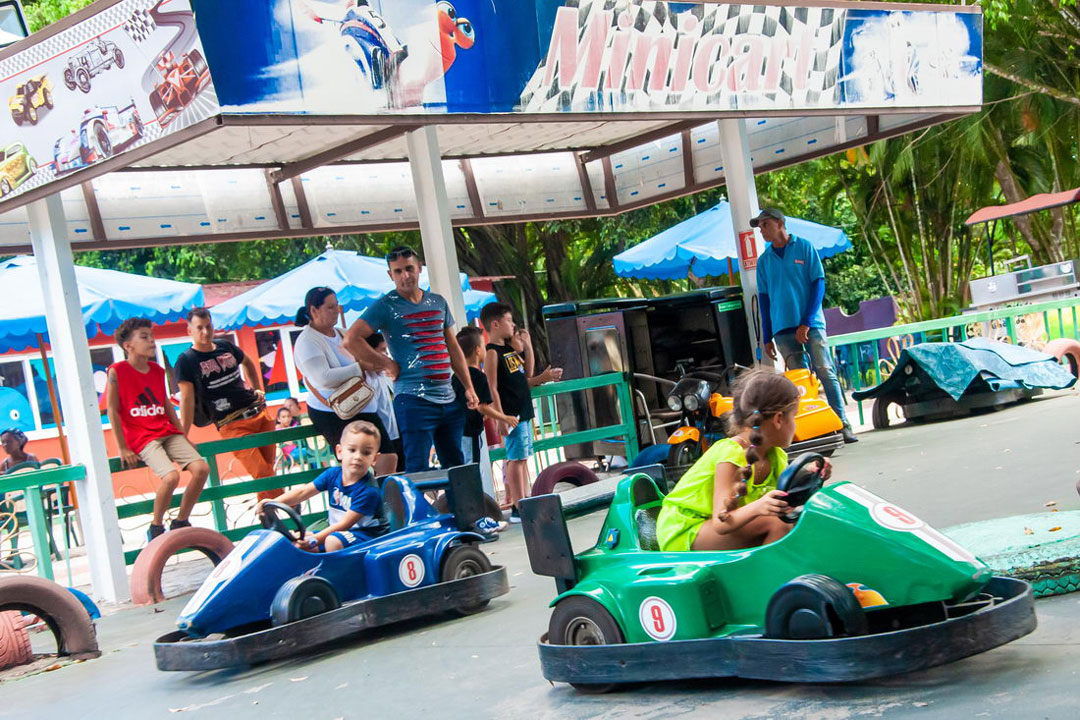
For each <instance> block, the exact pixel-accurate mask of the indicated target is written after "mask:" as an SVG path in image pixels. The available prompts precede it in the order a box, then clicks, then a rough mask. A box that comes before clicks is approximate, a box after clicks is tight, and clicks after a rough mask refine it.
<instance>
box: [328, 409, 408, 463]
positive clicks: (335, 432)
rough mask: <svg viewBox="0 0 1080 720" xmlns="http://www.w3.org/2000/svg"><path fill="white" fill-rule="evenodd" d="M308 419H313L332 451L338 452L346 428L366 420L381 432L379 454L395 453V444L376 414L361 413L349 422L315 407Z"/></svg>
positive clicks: (335, 414)
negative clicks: (357, 421) (356, 421)
mask: <svg viewBox="0 0 1080 720" xmlns="http://www.w3.org/2000/svg"><path fill="white" fill-rule="evenodd" d="M308 417H310V418H311V424H312V425H313V426H314V427H315V429H316V430H318V431H319V434H320V435H322V436H323V438H324V439H325V440H326V444H327V445H329V446H330V449H331V450H334V451H335V452H336V450H337V446H338V443H340V442H341V432H342V431H343V430H344V429H345V426H346V425H348V424H349V423H351V422H353V421H354V420H364V421H366V422H369V423H371V424H372V425H374V426H375V428H376V429H377V430H378V431H379V452H380V453H392V452H394V443H393V441H392V440H390V436H389V435H388V434H387V432H386V428H385V427H384V426H383V421H382V419H381V418H380V417H379V416H378V415H377V414H376V413H360V414H359V415H357V416H355V417H352V418H349V419H348V420H342V419H341V418H339V417H338V416H337V413H332V412H325V411H323V410H316V409H315V408H313V407H309V408H308Z"/></svg>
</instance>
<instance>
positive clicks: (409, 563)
mask: <svg viewBox="0 0 1080 720" xmlns="http://www.w3.org/2000/svg"><path fill="white" fill-rule="evenodd" d="M398 578H399V579H400V580H401V584H402V585H404V586H405V587H410V588H414V587H416V586H417V585H419V584H420V583H422V582H423V581H424V561H423V560H422V559H420V556H419V555H406V556H405V557H403V558H401V563H400V564H399V565H398Z"/></svg>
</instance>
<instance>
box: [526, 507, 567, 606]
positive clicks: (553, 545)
mask: <svg viewBox="0 0 1080 720" xmlns="http://www.w3.org/2000/svg"><path fill="white" fill-rule="evenodd" d="M518 512H520V513H521V529H522V531H523V532H524V533H525V548H526V549H527V550H528V552H529V564H530V565H531V566H532V571H533V573H534V574H535V575H547V576H548V577H553V578H555V585H556V587H557V588H558V590H559V593H560V594H561V593H564V592H566V591H567V590H569V589H570V588H572V587H574V585H575V584H577V567H576V566H575V564H574V548H573V546H572V545H571V544H570V532H569V530H567V528H566V518H565V517H563V510H562V498H560V497H559V495H558V493H551V494H550V495H539V496H537V497H531V498H525V499H524V500H521V501H520V502H519V503H518Z"/></svg>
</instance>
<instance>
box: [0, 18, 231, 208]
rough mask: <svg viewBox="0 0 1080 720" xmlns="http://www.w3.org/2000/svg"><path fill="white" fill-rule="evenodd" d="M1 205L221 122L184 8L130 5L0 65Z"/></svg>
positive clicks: (84, 23) (193, 30)
mask: <svg viewBox="0 0 1080 720" xmlns="http://www.w3.org/2000/svg"><path fill="white" fill-rule="evenodd" d="M0 91H3V93H4V97H7V99H8V112H7V113H5V114H4V117H2V118H0V140H2V141H3V143H2V144H0V148H3V152H4V156H3V160H2V161H0V197H3V198H6V197H8V196H11V195H14V194H18V193H21V192H24V191H26V190H27V189H29V188H32V187H37V186H39V185H44V184H46V183H48V182H49V181H51V180H53V179H55V178H59V177H62V176H65V175H68V174H70V173H73V172H75V171H77V170H81V169H83V168H86V167H90V166H91V165H94V164H96V163H99V162H101V161H103V160H106V159H107V158H110V157H113V156H114V155H117V154H119V153H122V152H124V151H126V150H129V149H130V148H133V147H137V146H139V145H143V144H145V143H147V142H150V141H152V140H155V139H157V138H160V137H163V136H165V135H168V134H170V133H174V132H176V131H177V130H181V129H183V128H185V127H187V126H189V125H191V124H192V123H195V122H197V121H199V120H202V119H204V118H207V117H210V116H212V115H215V114H217V112H218V105H217V96H216V95H215V93H214V87H213V82H212V80H211V78H210V68H209V65H208V64H207V61H206V57H205V55H204V54H203V49H202V46H201V45H200V43H199V36H198V33H197V32H196V29H195V18H194V17H193V15H192V12H191V6H190V5H189V4H188V2H187V0H160V1H155V0H124V1H123V2H120V3H118V4H116V5H113V6H112V7H110V8H107V9H105V10H103V11H102V12H100V13H98V14H97V15H94V16H91V17H89V18H88V19H86V20H84V21H83V22H81V23H79V24H77V25H75V26H73V27H71V28H69V29H67V30H64V31H62V32H59V33H57V34H55V35H52V36H50V37H47V38H45V39H43V40H42V41H41V42H38V43H37V44H35V45H32V46H30V47H29V48H28V49H26V50H23V51H22V52H19V53H17V54H15V55H12V56H11V57H8V58H6V59H4V60H2V61H0Z"/></svg>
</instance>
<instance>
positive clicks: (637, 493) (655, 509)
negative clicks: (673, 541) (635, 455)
mask: <svg viewBox="0 0 1080 720" xmlns="http://www.w3.org/2000/svg"><path fill="white" fill-rule="evenodd" d="M662 499H663V495H661V494H660V490H658V489H657V487H656V481H655V480H653V479H652V478H651V477H649V476H648V475H644V474H642V475H638V476H637V477H636V478H634V484H633V485H631V486H630V501H631V502H632V503H633V504H634V508H635V510H634V525H635V527H637V536H638V547H640V548H641V549H642V550H653V551H657V550H659V549H660V542H659V541H658V540H657V539H656V520H657V518H658V517H660V501H661V500H662Z"/></svg>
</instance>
